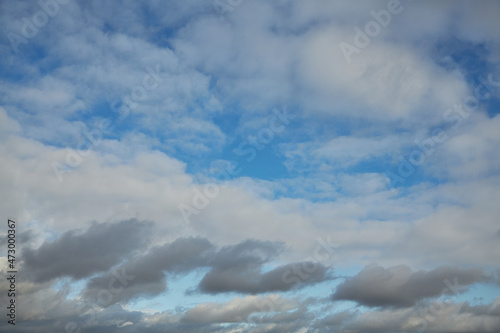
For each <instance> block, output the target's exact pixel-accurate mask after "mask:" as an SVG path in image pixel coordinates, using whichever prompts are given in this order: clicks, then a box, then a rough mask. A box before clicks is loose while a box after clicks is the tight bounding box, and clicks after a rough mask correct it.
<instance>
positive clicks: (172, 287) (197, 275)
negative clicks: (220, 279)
mask: <svg viewBox="0 0 500 333" xmlns="http://www.w3.org/2000/svg"><path fill="white" fill-rule="evenodd" d="M206 272H207V270H206V269H198V270H196V271H192V272H190V273H189V274H187V275H183V276H175V275H168V276H167V290H166V291H165V292H164V293H162V294H160V295H158V296H157V297H154V298H138V299H135V300H131V301H130V302H129V303H128V305H127V308H128V309H129V310H136V311H147V312H152V311H158V312H162V311H166V310H171V311H173V310H176V309H180V308H191V307H193V306H196V305H198V304H201V303H207V302H228V301H230V300H232V299H233V298H234V294H230V293H228V294H218V295H209V294H202V293H198V292H195V291H193V288H195V287H196V286H197V285H198V283H199V282H200V280H201V279H202V278H203V275H204V274H205V273H206ZM189 291H192V292H189Z"/></svg>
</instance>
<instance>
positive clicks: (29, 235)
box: [0, 230, 33, 250]
mask: <svg viewBox="0 0 500 333" xmlns="http://www.w3.org/2000/svg"><path fill="white" fill-rule="evenodd" d="M31 239H33V231H31V230H26V231H23V232H20V233H18V234H16V247H17V248H19V247H23V245H25V244H27V243H28V242H29V241H30V240H31ZM7 242H8V235H5V236H1V237H0V249H2V250H4V249H7Z"/></svg>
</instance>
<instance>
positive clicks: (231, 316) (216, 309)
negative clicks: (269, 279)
mask: <svg viewBox="0 0 500 333" xmlns="http://www.w3.org/2000/svg"><path fill="white" fill-rule="evenodd" d="M297 306H298V302H297V301H292V300H288V299H284V298H283V297H281V296H279V295H277V294H274V295H265V296H245V297H243V298H240V297H236V298H234V299H232V300H231V301H229V302H226V303H223V304H218V303H204V304H200V305H197V306H195V307H193V308H191V309H189V310H188V311H186V313H185V314H184V315H183V318H182V321H184V322H192V323H238V322H247V321H249V319H250V318H249V317H250V316H251V315H252V314H253V313H262V312H264V313H265V312H283V311H289V310H292V309H295V308H296V307H297Z"/></svg>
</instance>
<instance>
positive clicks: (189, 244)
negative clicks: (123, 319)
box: [84, 238, 214, 306]
mask: <svg viewBox="0 0 500 333" xmlns="http://www.w3.org/2000/svg"><path fill="white" fill-rule="evenodd" d="M213 248H214V246H213V245H212V244H211V243H210V242H209V241H208V240H207V239H205V238H179V239H177V240H175V241H173V242H171V243H167V244H165V245H163V246H159V247H155V248H153V249H151V250H150V251H149V252H147V253H145V254H142V255H138V256H135V257H134V258H132V259H131V260H129V261H128V262H126V263H124V264H123V265H120V266H119V267H117V268H116V269H115V270H114V271H112V272H108V273H106V274H103V275H101V276H98V277H95V278H92V279H91V280H90V281H89V282H88V284H87V286H86V289H85V291H84V295H85V297H86V298H87V299H92V300H94V301H95V302H97V303H99V304H100V305H102V306H108V305H110V304H114V303H116V302H121V301H126V300H129V299H132V298H135V297H139V296H153V295H158V294H160V293H162V292H164V291H165V290H166V289H167V279H166V276H165V273H166V272H168V273H174V274H175V273H178V274H180V273H186V272H189V271H191V270H194V269H196V268H198V267H202V266H204V265H206V262H207V261H208V259H207V256H209V254H210V253H211V251H212V250H213ZM117 275H119V276H120V277H124V278H122V279H119V278H118V277H117ZM110 286H111V288H110ZM108 290H109V291H110V292H107V291H108ZM101 291H104V293H106V294H107V295H108V297H106V298H104V297H103V298H102V299H101V298H100V297H99V295H100V292H101ZM101 293H102V292H101ZM103 296H104V295H103ZM110 296H111V297H110Z"/></svg>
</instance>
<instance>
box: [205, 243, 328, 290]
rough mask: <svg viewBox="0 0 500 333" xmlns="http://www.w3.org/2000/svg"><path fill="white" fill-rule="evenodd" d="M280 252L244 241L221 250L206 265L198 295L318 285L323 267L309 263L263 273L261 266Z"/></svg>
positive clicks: (268, 245)
mask: <svg viewBox="0 0 500 333" xmlns="http://www.w3.org/2000/svg"><path fill="white" fill-rule="evenodd" d="M281 250H282V246H281V245H280V244H276V243H274V244H273V243H271V242H261V241H254V240H247V241H245V242H242V243H239V244H237V245H234V246H226V247H223V248H221V249H220V250H219V251H218V252H217V253H216V254H215V256H214V259H213V260H212V261H211V262H210V264H211V266H212V268H211V270H210V271H209V272H208V273H206V275H205V276H204V277H203V279H202V280H201V282H200V284H199V286H198V288H199V290H200V291H201V292H205V293H210V294H217V293H224V292H240V293H250V294H257V293H265V292H276V291H287V290H291V289H293V288H294V287H297V286H298V285H300V286H301V287H304V286H306V285H309V284H314V283H317V282H321V281H323V280H324V279H325V278H326V271H327V268H326V267H324V266H323V265H321V264H318V263H313V262H299V263H290V264H286V265H282V266H278V267H276V268H273V269H271V270H270V271H268V272H265V273H263V272H262V268H263V265H264V264H266V263H268V262H269V261H270V259H271V258H272V257H274V256H276V255H277V254H278V253H279V252H280V251H281Z"/></svg>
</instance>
